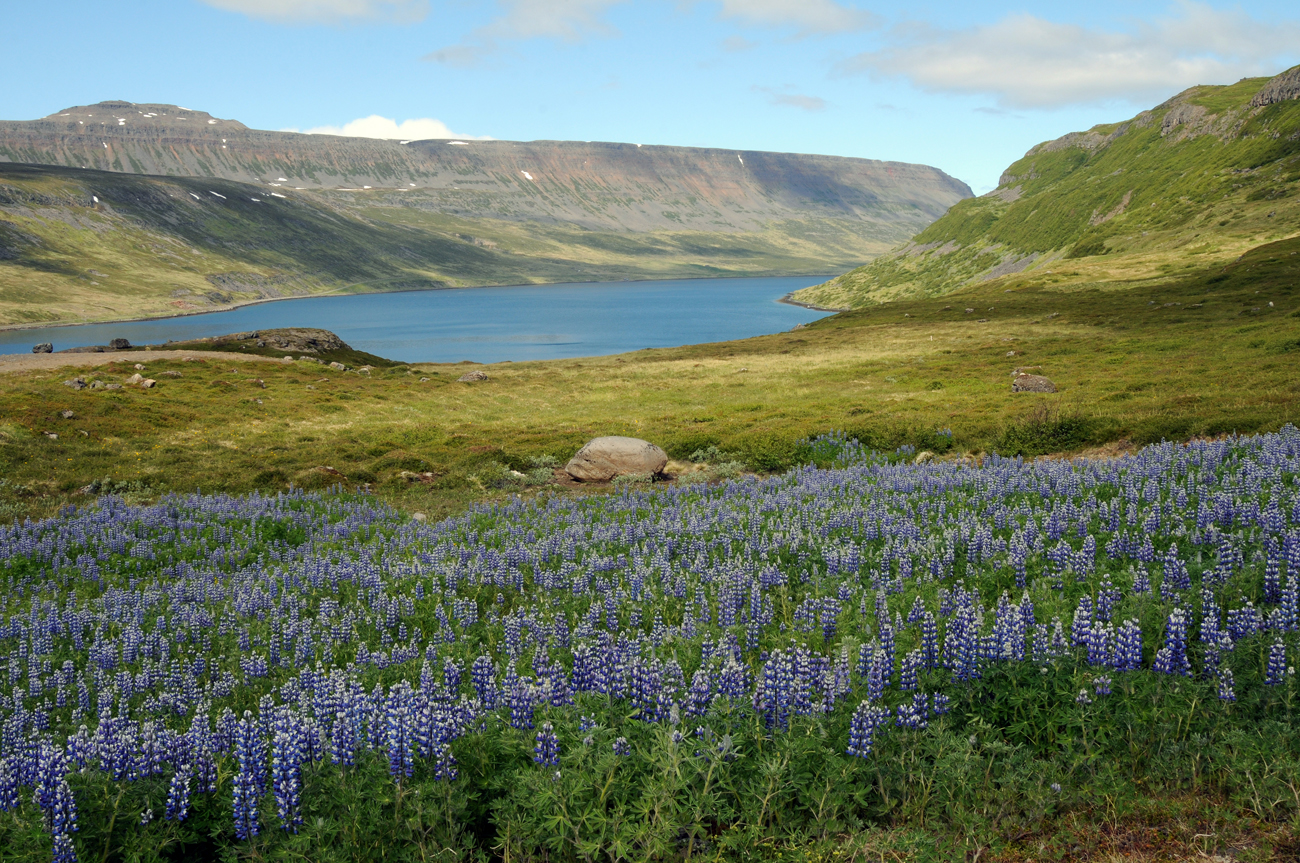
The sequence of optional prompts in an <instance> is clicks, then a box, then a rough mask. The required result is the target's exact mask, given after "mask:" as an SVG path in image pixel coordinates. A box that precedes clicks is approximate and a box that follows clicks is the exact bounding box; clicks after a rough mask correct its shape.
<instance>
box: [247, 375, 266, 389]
mask: <svg viewBox="0 0 1300 863" xmlns="http://www.w3.org/2000/svg"><path fill="white" fill-rule="evenodd" d="M249 383H250V384H252V385H253V386H255V387H261V388H262V389H266V381H264V380H262V379H261V378H252V379H251V380H249Z"/></svg>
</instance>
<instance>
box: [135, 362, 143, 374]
mask: <svg viewBox="0 0 1300 863" xmlns="http://www.w3.org/2000/svg"><path fill="white" fill-rule="evenodd" d="M135 370H136V371H137V372H142V371H144V364H143V363H136V364H135Z"/></svg>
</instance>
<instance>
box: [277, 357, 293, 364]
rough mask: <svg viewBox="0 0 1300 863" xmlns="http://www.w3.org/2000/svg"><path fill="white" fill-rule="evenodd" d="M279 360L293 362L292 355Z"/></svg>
mask: <svg viewBox="0 0 1300 863" xmlns="http://www.w3.org/2000/svg"><path fill="white" fill-rule="evenodd" d="M280 362H282V363H291V362H293V357H285V358H284V359H283V360H281V361H280Z"/></svg>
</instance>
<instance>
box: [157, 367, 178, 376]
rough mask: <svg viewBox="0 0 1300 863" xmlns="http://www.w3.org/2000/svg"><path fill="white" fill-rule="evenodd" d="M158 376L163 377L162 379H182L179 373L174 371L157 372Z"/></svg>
mask: <svg viewBox="0 0 1300 863" xmlns="http://www.w3.org/2000/svg"><path fill="white" fill-rule="evenodd" d="M158 376H159V377H164V378H179V377H183V375H182V374H181V373H180V372H178V371H176V370H175V369H168V370H167V371H165V372H159V374H158Z"/></svg>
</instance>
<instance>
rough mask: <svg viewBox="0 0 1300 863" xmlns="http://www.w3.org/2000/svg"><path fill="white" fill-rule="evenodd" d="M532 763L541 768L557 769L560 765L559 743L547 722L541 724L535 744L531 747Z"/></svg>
mask: <svg viewBox="0 0 1300 863" xmlns="http://www.w3.org/2000/svg"><path fill="white" fill-rule="evenodd" d="M533 761H535V762H536V763H538V764H540V765H542V766H543V767H558V766H559V764H560V741H559V739H558V738H557V737H556V736H555V729H554V728H552V727H551V723H549V722H546V723H543V724H542V729H541V730H540V731H538V732H537V742H536V744H535V745H534V746H533Z"/></svg>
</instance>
